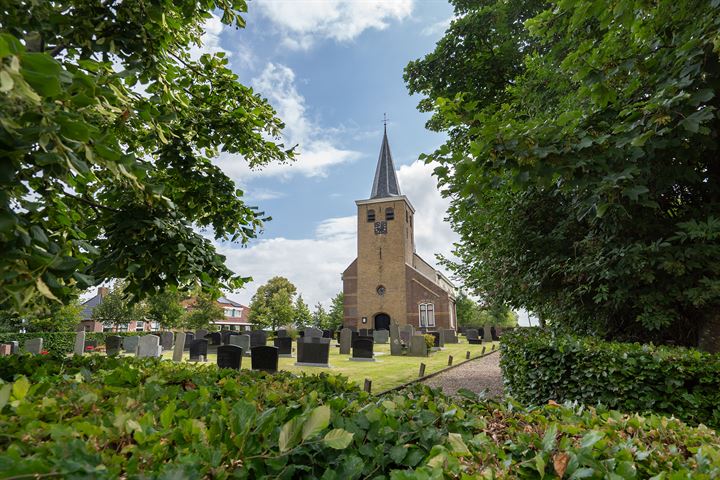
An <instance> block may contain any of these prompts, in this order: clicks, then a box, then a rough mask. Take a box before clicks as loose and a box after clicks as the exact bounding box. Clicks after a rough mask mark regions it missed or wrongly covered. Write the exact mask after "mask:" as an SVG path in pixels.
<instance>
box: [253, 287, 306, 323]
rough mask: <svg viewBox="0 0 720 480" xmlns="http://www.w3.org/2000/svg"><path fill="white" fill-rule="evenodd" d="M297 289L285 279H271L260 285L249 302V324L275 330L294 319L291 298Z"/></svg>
mask: <svg viewBox="0 0 720 480" xmlns="http://www.w3.org/2000/svg"><path fill="white" fill-rule="evenodd" d="M296 291H297V288H295V285H293V284H292V283H291V282H290V280H288V279H287V278H285V277H273V278H271V279H270V280H268V282H267V283H266V284H264V285H261V286H260V287H259V288H258V289H257V291H256V292H255V295H253V298H252V300H251V301H250V313H249V315H248V318H249V320H250V322H251V323H252V324H253V325H255V326H257V327H259V328H271V329H273V330H277V329H278V328H279V327H280V326H282V325H289V324H291V323H292V322H293V320H294V319H295V308H293V297H294V296H295V292H296Z"/></svg>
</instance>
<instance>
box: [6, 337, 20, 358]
mask: <svg viewBox="0 0 720 480" xmlns="http://www.w3.org/2000/svg"><path fill="white" fill-rule="evenodd" d="M8 343H9V344H10V353H11V354H12V355H15V354H16V353H20V342H18V341H17V340H12V341H10V342H8Z"/></svg>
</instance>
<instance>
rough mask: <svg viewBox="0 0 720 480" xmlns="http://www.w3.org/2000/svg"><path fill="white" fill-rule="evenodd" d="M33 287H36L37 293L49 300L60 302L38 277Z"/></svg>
mask: <svg viewBox="0 0 720 480" xmlns="http://www.w3.org/2000/svg"><path fill="white" fill-rule="evenodd" d="M35 286H37V289H38V291H39V292H40V293H41V294H42V295H43V296H44V297H47V298H49V299H50V300H55V301H58V302H59V301H60V300H58V298H57V297H56V296H55V295H54V294H53V293H52V291H50V288H48V286H47V285H46V284H45V282H43V279H42V278H40V277H37V278H36V279H35Z"/></svg>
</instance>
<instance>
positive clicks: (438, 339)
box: [426, 332, 445, 350]
mask: <svg viewBox="0 0 720 480" xmlns="http://www.w3.org/2000/svg"><path fill="white" fill-rule="evenodd" d="M426 335H432V336H433V338H434V340H433V349H437V350H439V349H441V348H443V347H444V346H445V342H444V341H443V340H444V339H443V336H442V335H440V332H427V334H426Z"/></svg>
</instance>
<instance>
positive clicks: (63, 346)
mask: <svg viewBox="0 0 720 480" xmlns="http://www.w3.org/2000/svg"><path fill="white" fill-rule="evenodd" d="M76 333H77V332H33V333H0V343H8V342H10V341H13V340H17V341H18V342H19V345H20V348H23V347H24V346H25V341H26V340H30V339H31V338H42V339H43V350H47V351H48V352H49V353H50V354H53V355H55V354H57V355H62V354H66V353H72V352H73V348H74V346H75V334H76ZM145 334H146V332H87V333H86V334H85V339H87V340H97V342H98V345H102V344H104V343H105V339H106V338H107V337H108V336H110V335H119V336H121V337H130V336H134V335H145Z"/></svg>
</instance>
